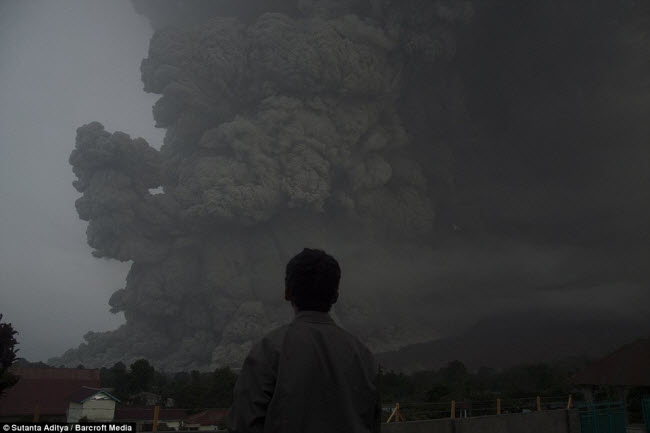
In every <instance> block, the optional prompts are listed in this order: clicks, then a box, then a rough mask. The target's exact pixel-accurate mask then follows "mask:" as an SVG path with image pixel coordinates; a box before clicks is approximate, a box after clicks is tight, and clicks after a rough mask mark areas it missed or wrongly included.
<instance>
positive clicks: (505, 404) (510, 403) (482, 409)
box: [383, 395, 573, 422]
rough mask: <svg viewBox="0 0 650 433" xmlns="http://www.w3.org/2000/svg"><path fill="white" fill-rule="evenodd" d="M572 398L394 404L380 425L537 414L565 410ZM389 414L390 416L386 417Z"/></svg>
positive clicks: (386, 409)
mask: <svg viewBox="0 0 650 433" xmlns="http://www.w3.org/2000/svg"><path fill="white" fill-rule="evenodd" d="M572 406H573V398H572V396H570V395H569V396H555V397H540V396H537V397H531V398H504V399H501V398H497V399H492V400H474V401H455V400H451V401H450V402H439V403H403V404H399V403H396V404H395V406H394V408H393V407H392V406H391V407H389V408H385V409H384V417H383V421H386V422H397V421H403V420H406V421H417V420H427V419H441V418H451V419H455V418H470V417H477V416H487V415H505V414H512V413H528V412H539V411H542V410H551V409H569V408H571V407H572ZM389 414H390V415H389Z"/></svg>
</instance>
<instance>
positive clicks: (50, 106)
mask: <svg viewBox="0 0 650 433" xmlns="http://www.w3.org/2000/svg"><path fill="white" fill-rule="evenodd" d="M495 3H496V2H495ZM477 4H478V2H477ZM484 4H487V2H486V3H484ZM513 4H514V3H513ZM522 5H523V3H522ZM530 5H533V3H530V4H528V6H526V7H524V6H521V8H522V9H525V10H524V11H523V12H522V11H520V10H518V8H517V7H510V8H509V9H508V10H511V11H512V10H514V11H515V12H516V13H517V14H523V13H524V12H525V13H528V14H529V15H530V16H528V17H527V19H528V21H526V22H528V23H531V22H532V23H533V24H534V23H537V25H536V26H535V25H532V26H526V27H525V29H524V30H522V29H521V25H520V22H521V20H520V18H519V16H518V15H515V16H513V17H508V16H506V15H504V13H503V10H502V9H501V8H498V7H492V8H488V12H484V13H486V14H488V15H487V16H486V18H484V19H483V20H482V21H480V22H478V23H476V24H474V25H473V27H472V29H471V32H470V31H468V34H470V33H471V34H472V35H473V36H472V38H468V40H469V42H468V43H467V45H468V46H464V45H462V44H461V45H460V47H461V49H459V51H460V52H463V53H464V56H459V59H458V60H457V62H458V63H457V66H459V70H460V71H461V72H462V76H463V77H462V78H463V82H464V85H465V86H466V88H467V94H468V95H470V96H471V97H470V100H469V102H468V105H469V106H470V107H471V114H472V116H473V117H474V118H476V119H478V120H479V121H481V122H483V123H484V124H479V125H478V126H474V127H476V128H477V129H480V131H479V132H478V133H476V135H477V136H480V137H481V142H480V145H479V144H477V143H475V142H474V141H471V140H467V143H466V144H467V148H466V149H465V148H463V145H464V144H463V143H462V142H461V143H460V144H459V145H458V146H457V147H458V148H456V149H454V152H455V155H456V157H457V160H458V161H457V164H456V165H457V167H455V170H456V171H457V173H456V175H457V176H458V178H459V180H460V181H461V182H459V186H458V190H459V193H458V196H459V199H458V204H457V205H456V206H457V207H458V209H457V210H456V209H454V212H452V215H451V217H450V218H451V219H450V221H453V222H454V223H458V224H459V226H460V227H462V230H461V231H460V232H459V233H458V234H455V235H454V236H457V237H458V238H459V239H460V240H458V241H456V242H457V243H456V244H455V246H452V247H449V248H445V247H444V246H443V247H441V250H440V251H442V252H438V253H432V254H434V255H433V256H431V257H429V256H426V257H424V258H423V264H422V269H427V272H426V273H423V275H422V280H423V281H422V284H421V286H422V287H429V286H430V285H431V281H436V284H437V290H436V291H431V292H430V293H428V294H427V293H424V292H421V293H419V295H418V296H421V297H420V301H422V302H421V304H422V305H423V306H426V307H428V306H429V305H440V304H444V301H445V300H444V299H442V300H441V299H436V298H435V297H436V296H438V297H440V296H441V295H439V294H440V293H442V292H443V290H442V289H440V288H444V287H448V288H449V290H447V291H446V293H448V294H449V297H453V298H454V299H456V300H458V299H462V302H461V301H457V302H456V304H455V305H458V308H459V310H458V312H456V311H455V310H452V309H451V308H447V311H446V313H447V314H453V315H460V314H461V313H463V312H466V311H467V309H468V305H469V307H470V309H472V308H473V309H474V310H475V311H473V313H474V314H476V313H477V311H479V310H481V309H484V310H492V309H493V308H494V309H495V310H499V312H503V311H506V312H507V311H517V310H520V309H522V308H524V307H526V308H542V307H547V309H548V310H549V311H552V310H556V309H558V308H560V307H562V308H569V309H570V310H571V311H570V314H573V315H575V314H576V311H578V312H581V313H584V314H583V315H584V316H589V317H590V318H592V319H593V318H602V317H609V318H612V317H616V318H617V317H624V316H627V318H628V319H631V320H632V319H633V320H636V321H637V322H639V323H642V324H644V326H646V328H647V326H648V319H647V318H648V317H649V316H648V311H649V310H648V308H649V307H648V305H650V303H648V302H647V300H648V296H649V295H648V293H649V292H648V291H647V284H648V281H649V280H648V279H649V274H648V271H647V269H648V267H647V262H648V256H649V254H650V253H649V250H648V248H647V240H648V222H647V221H648V215H649V212H650V209H649V207H648V206H649V204H650V200H649V199H648V198H649V196H648V191H649V189H648V187H647V186H648V185H649V184H650V183H649V182H650V178H649V177H648V170H647V161H648V146H647V143H648V141H647V137H648V134H649V132H650V130H649V129H648V126H647V125H648V122H647V113H648V108H649V107H650V105H649V102H648V95H649V94H650V93H649V92H648V89H650V86H649V85H648V81H647V78H646V77H647V62H646V61H645V60H644V59H647V58H648V57H647V56H643V55H640V54H639V53H643V52H647V46H646V45H643V44H645V43H646V40H645V39H643V38H640V37H639V38H638V39H639V41H638V42H634V41H635V40H636V39H635V38H637V37H638V35H637V34H636V33H634V32H632V31H631V30H630V29H633V26H631V25H630V26H628V27H625V30H626V31H623V32H620V34H619V33H616V31H618V30H619V27H620V24H619V21H618V20H617V19H616V20H615V19H611V20H610V19H609V17H604V18H603V17H599V14H605V13H606V12H607V11H606V9H602V8H598V7H592V10H591V12H592V14H595V15H596V16H590V19H584V20H582V21H581V22H579V23H575V25H573V24H574V23H573V21H571V23H572V24H571V25H570V26H567V25H558V26H557V28H555V27H552V26H551V27H549V26H547V25H546V23H547V20H548V19H549V17H546V16H545V15H543V14H540V12H539V11H538V10H537V9H536V7H533V6H530ZM528 9H531V10H530V11H528V12H526V11H527V10H528ZM539 9H540V10H541V11H545V10H546V9H549V8H545V7H544V6H543V5H542V6H539ZM550 9H552V8H550ZM550 9H549V10H550ZM614 9H615V8H614ZM624 9H625V8H624ZM628 9H629V8H628ZM628 9H625V10H628ZM629 10H630V11H633V9H629ZM489 13H493V14H494V16H491V15H489ZM524 15H525V14H524ZM551 18H552V17H551ZM624 18H625V19H622V21H621V22H623V23H628V21H633V20H631V19H630V17H627V18H626V17H624ZM626 20H627V21H626ZM610 21H611V23H610ZM567 22H568V20H567V19H566V17H565V21H564V23H567ZM594 23H596V24H594ZM603 23H610V24H609V26H610V27H604V30H602V31H601V27H602V25H603ZM506 24H509V26H508V25H506ZM481 26H483V27H481ZM580 26H583V27H584V29H582V28H581V27H580ZM599 26H600V27H599ZM592 27H594V28H596V29H597V31H595V30H594V28H592ZM576 28H577V29H578V30H575V29H576ZM549 29H550V30H549ZM581 29H582V30H581ZM574 32H576V33H578V34H584V35H590V38H584V37H574V35H573V33H574ZM151 33H152V30H151V28H150V26H149V24H148V22H147V20H146V19H145V18H144V17H142V16H139V15H137V14H136V13H135V12H134V10H133V8H132V6H131V4H130V2H129V1H128V0H56V1H54V0H0V59H2V61H1V62H0V100H1V101H2V104H0V203H1V204H0V314H4V318H3V321H9V322H11V323H13V325H14V327H15V328H16V329H17V330H18V331H19V333H20V334H19V335H18V340H19V342H20V346H19V348H20V353H19V354H20V355H21V356H23V357H26V358H28V359H29V360H32V361H36V360H46V359H47V358H49V357H53V356H58V355H60V354H62V353H63V352H64V351H65V350H67V349H69V348H72V347H77V346H78V344H79V343H81V342H82V335H83V334H85V333H86V332H88V331H90V330H92V331H102V330H108V329H114V328H116V327H117V326H119V324H120V323H123V320H124V319H123V316H122V315H121V314H120V315H117V316H116V315H112V314H111V313H109V311H108V310H109V307H108V299H109V297H110V295H111V294H112V293H113V292H114V291H115V290H116V289H118V288H121V287H123V286H124V283H125V281H124V280H125V276H126V273H127V271H128V269H129V264H128V263H118V262H116V261H114V260H110V261H109V260H99V259H95V258H93V257H92V256H91V248H90V247H89V246H88V245H87V244H86V236H85V228H86V223H85V222H83V221H81V220H79V218H78V215H77V212H76V210H75V207H74V201H75V199H76V198H77V197H79V194H78V193H77V192H76V191H75V190H74V188H73V187H72V185H71V183H72V181H73V180H74V175H73V173H72V170H71V167H70V165H69V164H68V157H69V155H70V152H71V151H72V149H73V147H74V140H75V132H76V131H75V130H76V128H77V127H79V126H81V125H83V124H85V123H88V122H90V121H94V120H97V121H100V122H101V123H103V124H104V126H105V128H106V130H107V131H110V132H112V131H116V130H119V131H124V132H126V133H128V134H130V135H132V136H141V137H144V138H145V139H147V141H148V142H149V143H150V144H151V145H153V146H154V147H156V148H159V146H160V144H161V142H162V136H163V131H162V130H156V129H155V128H154V127H153V125H154V122H153V119H152V116H151V106H152V104H153V103H154V101H155V100H156V99H157V98H158V97H159V95H148V94H145V93H144V92H143V91H142V82H141V81H140V72H139V65H140V62H141V60H142V58H144V57H146V55H147V47H148V43H149V38H150V36H151ZM522 34H523V36H522ZM610 34H615V35H618V36H617V37H616V38H614V37H610V36H609V35H610ZM594 35H597V36H599V37H601V39H596V40H595V41H594V42H591V37H593V36H594ZM625 38H629V39H630V40H629V41H628V40H626V39H625ZM587 39H588V40H587ZM607 43H609V45H607ZM531 47H537V50H536V51H535V50H532V51H531ZM540 47H541V51H540ZM585 47H586V48H590V49H592V50H593V51H589V50H586V49H585ZM621 47H629V48H628V51H624V50H623V51H622V50H620V48H621ZM544 50H546V51H544ZM643 50H646V51H643ZM619 57H620V58H619ZM477 65H480V67H477ZM538 71H543V72H544V73H538ZM621 77H626V78H625V79H622V78H621ZM424 94H427V93H426V92H425V93H424ZM477 123H480V122H478V121H477ZM474 216H478V217H476V218H474ZM470 217H472V218H474V219H472V218H470ZM463 218H464V219H463ZM474 220H476V221H474ZM473 227H475V229H472V228H473ZM484 233H486V234H488V235H491V237H490V236H486V237H485V239H487V240H484V238H482V237H481V236H483V234H484ZM479 235H481V236H479ZM496 241H498V242H496ZM492 242H494V244H493V243H492ZM393 259H394V258H393ZM424 259H427V260H424ZM429 259H430V260H429ZM412 261H413V260H412V259H411V260H410V262H412ZM410 262H409V263H406V264H405V265H404V269H408V267H409V266H412V265H413V264H412V263H410ZM431 263H436V266H434V267H433V268H432V266H431ZM371 265H373V266H374V262H373V263H371ZM468 267H469V269H471V272H468ZM430 268H431V270H429V269H430ZM388 270H389V271H390V272H388V274H389V275H383V274H382V273H381V272H377V270H376V269H374V268H372V269H360V270H358V271H359V272H357V275H361V276H364V278H365V276H366V275H375V278H377V279H382V280H384V281H391V280H390V278H396V279H397V281H395V285H398V284H400V281H399V273H396V272H394V271H393V269H390V268H389V267H386V269H385V271H388ZM377 275H380V277H377ZM414 280H416V278H415V279H414ZM353 283H354V281H353ZM357 283H363V281H359V282H357ZM412 283H413V286H414V289H419V287H418V286H417V281H412ZM423 293H424V297H422V295H423ZM426 296H429V298H427V297H426ZM486 300H491V302H492V301H493V303H492V304H490V303H489V302H487V301H486ZM427 302H429V304H427ZM447 304H449V305H451V304H452V303H451V302H448V303H447ZM447 304H445V305H447ZM443 313H444V312H443ZM457 313H458V314H457ZM587 313H589V314H587ZM450 323H451V322H450ZM468 325H469V323H468ZM646 328H643V329H646Z"/></svg>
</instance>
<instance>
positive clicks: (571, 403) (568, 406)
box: [566, 394, 573, 409]
mask: <svg viewBox="0 0 650 433" xmlns="http://www.w3.org/2000/svg"><path fill="white" fill-rule="evenodd" d="M571 406H573V395H571V394H569V401H568V402H567V404H566V408H567V409H571Z"/></svg>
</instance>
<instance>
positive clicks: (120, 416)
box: [113, 406, 187, 421]
mask: <svg viewBox="0 0 650 433" xmlns="http://www.w3.org/2000/svg"><path fill="white" fill-rule="evenodd" d="M153 411H154V408H153V407H129V406H117V407H116V408H115V416H114V418H113V419H114V420H115V421H129V420H133V421H135V420H137V421H142V420H152V421H153ZM186 416H187V412H186V411H185V409H165V408H160V412H158V420H159V421H175V420H182V419H185V417H186Z"/></svg>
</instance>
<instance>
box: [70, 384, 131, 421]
mask: <svg viewBox="0 0 650 433" xmlns="http://www.w3.org/2000/svg"><path fill="white" fill-rule="evenodd" d="M68 400H69V402H70V403H69V405H68V413H67V422H68V423H76V422H79V420H86V421H93V422H109V421H113V417H114V415H115V403H117V402H119V400H118V399H117V398H115V397H113V396H112V395H111V394H110V393H108V392H107V391H106V390H103V389H98V388H89V387H87V386H84V387H82V388H80V389H79V390H77V391H76V392H74V393H72V395H70V396H69V397H68Z"/></svg>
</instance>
